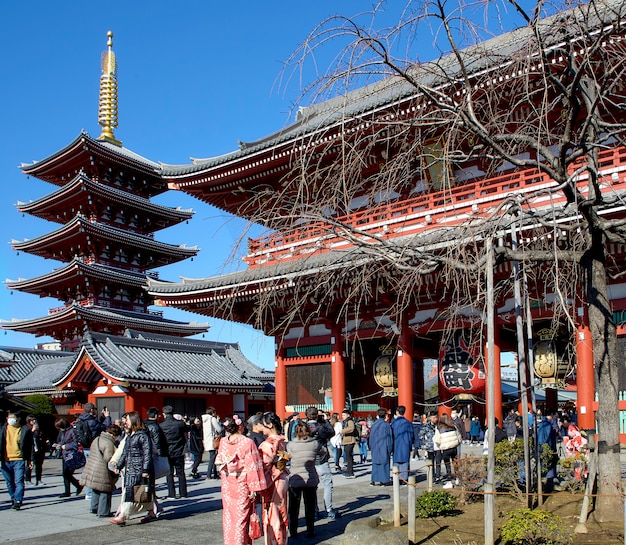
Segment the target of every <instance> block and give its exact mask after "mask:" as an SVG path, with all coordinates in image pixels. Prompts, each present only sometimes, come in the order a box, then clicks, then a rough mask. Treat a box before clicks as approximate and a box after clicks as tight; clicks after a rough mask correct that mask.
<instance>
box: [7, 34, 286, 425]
mask: <svg viewBox="0 0 626 545" xmlns="http://www.w3.org/2000/svg"><path fill="white" fill-rule="evenodd" d="M112 37H113V35H112V33H110V32H109V34H108V49H107V51H106V52H105V53H104V55H103V61H102V76H101V80H100V106H99V123H100V125H101V126H102V134H101V135H100V136H99V137H98V138H92V137H91V136H90V135H89V134H87V133H86V132H82V133H81V134H79V135H78V137H77V138H76V139H75V140H74V141H73V142H71V143H70V144H68V145H67V146H65V147H64V148H63V149H61V150H59V151H58V152H56V153H54V154H52V155H51V156H49V157H47V158H45V159H42V160H40V161H37V162H35V163H33V164H28V165H22V170H23V172H24V174H26V175H28V176H32V177H34V178H36V179H39V180H42V181H45V182H48V183H50V184H52V185H54V186H57V189H56V190H55V191H53V192H52V193H50V194H48V195H45V196H43V197H41V198H39V199H37V200H35V201H31V202H28V203H23V202H20V203H18V210H19V211H20V212H22V213H25V214H30V215H33V216H36V217H39V218H42V219H45V220H48V221H50V222H53V223H55V224H58V227H57V228H56V229H55V230H53V231H52V232H49V233H46V234H43V235H41V236H39V237H36V238H34V239H30V240H24V241H13V242H12V246H13V248H14V249H15V250H16V251H18V252H27V253H30V254H34V255H38V256H41V257H43V258H46V259H52V260H56V261H60V262H61V264H62V265H61V266H60V267H59V268H56V269H53V270H52V271H51V272H49V273H47V274H44V275H41V276H38V277H36V278H30V279H19V280H9V281H7V282H6V284H7V287H8V288H9V289H11V290H18V291H22V292H26V293H30V294H33V295H38V296H39V297H53V298H56V299H58V300H59V301H61V303H62V305H61V306H59V307H57V308H53V309H51V310H50V311H49V313H48V315H47V316H43V317H36V318H32V319H19V320H18V319H13V320H11V321H8V320H4V321H2V322H1V325H2V327H3V328H4V329H8V330H13V331H18V332H23V333H28V334H33V335H36V336H50V337H52V338H53V339H55V340H56V341H57V343H58V344H59V346H60V348H61V350H56V351H51V350H39V349H21V348H13V347H2V348H1V351H0V354H2V355H4V357H3V359H2V360H0V390H2V389H3V388H4V389H6V391H7V392H8V393H7V395H11V396H13V397H14V398H15V399H18V400H19V399H23V398H24V397H25V396H28V395H30V394H45V395H47V396H49V397H50V399H51V400H52V401H53V403H54V404H55V407H56V412H57V414H69V415H71V414H76V413H80V412H82V405H83V404H84V403H85V402H87V401H89V402H92V403H94V404H95V405H96V406H97V407H98V408H99V409H102V408H104V407H105V406H106V407H108V408H109V410H110V411H111V414H112V415H113V416H114V417H117V416H119V415H121V414H122V413H124V412H128V411H133V410H137V411H139V412H140V413H141V414H142V416H144V417H145V414H146V410H147V409H148V408H149V407H151V406H157V407H159V408H160V407H162V406H164V405H172V406H173V407H174V409H175V411H176V412H180V413H181V414H187V415H189V416H192V415H199V414H203V413H204V412H205V410H206V408H207V407H209V406H214V407H215V408H217V409H218V411H219V413H220V414H222V415H225V414H228V413H230V412H233V411H238V412H241V413H243V414H249V413H251V412H257V411H266V410H269V409H271V408H272V407H273V405H274V386H273V380H274V374H273V372H269V371H265V370H263V369H262V368H260V367H259V366H257V365H256V364H254V363H253V362H251V361H250V360H248V359H247V358H246V357H245V356H244V354H243V353H242V352H241V349H240V347H239V345H238V344H236V343H221V342H213V341H204V340H197V339H192V338H189V337H190V336H192V335H197V334H201V333H204V332H206V331H207V330H208V325H207V324H199V323H196V322H193V323H186V322H179V321H175V320H171V319H167V318H165V317H164V316H163V312H162V311H152V310H150V309H149V307H150V305H152V304H153V297H152V296H151V295H149V294H148V292H147V289H146V288H147V278H152V279H157V278H158V276H159V275H158V273H155V272H153V269H155V268H158V267H163V266H165V265H169V264H172V263H176V262H179V261H181V260H184V259H187V258H190V257H193V256H195V255H196V254H197V252H198V251H199V250H198V248H197V247H195V246H193V247H188V246H186V245H173V244H167V243H164V242H160V241H158V240H156V238H155V233H157V232H158V231H160V230H162V229H165V228H167V227H170V226H173V225H176V224H179V223H181V222H185V221H187V220H189V219H190V218H191V217H192V215H193V212H192V210H184V209H181V208H171V207H166V206H162V205H159V204H155V203H153V202H151V200H150V199H151V198H152V197H154V196H156V195H159V194H161V193H163V192H165V191H167V190H168V185H167V182H166V181H164V180H163V179H162V176H161V168H162V167H161V164H160V163H155V162H152V161H150V160H148V159H145V158H144V157H141V156H139V155H137V154H136V153H134V152H132V151H131V150H129V149H127V148H125V147H123V146H122V143H121V142H120V141H119V140H117V139H116V138H115V135H114V129H115V128H117V125H118V124H117V77H116V74H117V66H116V59H115V55H114V53H113V49H112V47H113V42H112Z"/></svg>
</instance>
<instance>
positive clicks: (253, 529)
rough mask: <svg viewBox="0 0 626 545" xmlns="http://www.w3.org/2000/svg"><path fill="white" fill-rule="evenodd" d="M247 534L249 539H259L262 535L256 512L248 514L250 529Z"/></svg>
mask: <svg viewBox="0 0 626 545" xmlns="http://www.w3.org/2000/svg"><path fill="white" fill-rule="evenodd" d="M248 534H249V535H250V539H259V538H260V537H261V536H262V535H263V532H262V531H261V521H260V519H259V515H257V514H256V513H252V515H251V516H250V529H249V532H248Z"/></svg>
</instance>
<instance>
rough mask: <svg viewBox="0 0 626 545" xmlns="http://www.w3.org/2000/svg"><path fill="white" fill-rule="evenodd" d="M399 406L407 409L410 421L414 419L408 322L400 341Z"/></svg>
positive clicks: (401, 333) (411, 350)
mask: <svg viewBox="0 0 626 545" xmlns="http://www.w3.org/2000/svg"><path fill="white" fill-rule="evenodd" d="M398 405H404V406H405V407H406V410H407V413H406V414H407V418H408V419H409V420H410V419H412V418H413V349H412V343H411V331H410V329H409V327H408V324H407V323H406V320H404V322H403V324H402V331H401V332H400V338H399V339H398Z"/></svg>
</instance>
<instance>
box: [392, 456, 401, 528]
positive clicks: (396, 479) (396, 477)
mask: <svg viewBox="0 0 626 545" xmlns="http://www.w3.org/2000/svg"><path fill="white" fill-rule="evenodd" d="M392 473H393V525H394V526H395V527H396V528H399V527H400V472H399V470H398V466H393V471H392Z"/></svg>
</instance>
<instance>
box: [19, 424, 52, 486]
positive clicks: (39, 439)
mask: <svg viewBox="0 0 626 545" xmlns="http://www.w3.org/2000/svg"><path fill="white" fill-rule="evenodd" d="M26 424H28V425H29V426H30V429H31V431H32V432H33V455H32V461H33V467H32V468H31V467H30V466H29V465H27V466H26V474H25V476H24V480H25V481H26V482H27V483H28V484H32V480H31V478H32V470H33V469H34V470H35V486H37V485H39V484H45V483H44V482H43V481H42V480H41V477H42V475H43V461H44V459H45V458H46V452H47V450H48V441H47V440H46V437H45V436H44V434H43V432H42V431H41V428H40V427H39V422H37V419H36V418H35V417H34V416H28V417H26Z"/></svg>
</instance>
